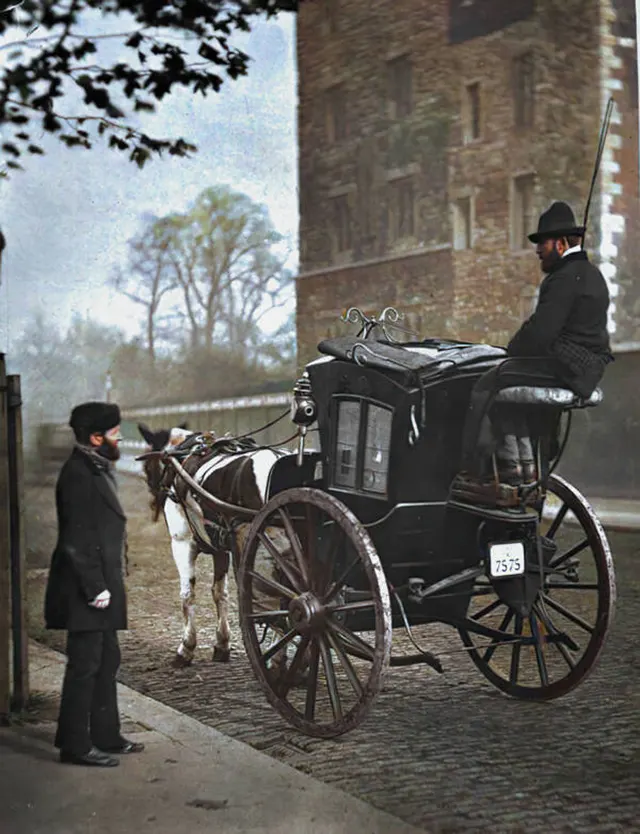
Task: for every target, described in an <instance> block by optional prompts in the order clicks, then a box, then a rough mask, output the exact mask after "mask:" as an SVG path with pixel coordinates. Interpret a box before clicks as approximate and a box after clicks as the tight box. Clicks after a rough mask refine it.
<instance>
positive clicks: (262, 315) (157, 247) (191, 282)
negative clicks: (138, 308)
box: [116, 186, 293, 362]
mask: <svg viewBox="0 0 640 834" xmlns="http://www.w3.org/2000/svg"><path fill="white" fill-rule="evenodd" d="M283 243H284V241H283V237H282V235H280V234H279V233H278V232H277V231H276V230H275V229H274V227H273V224H272V223H271V220H270V218H269V214H268V212H267V210H266V208H265V207H264V206H262V205H259V204H257V203H255V202H253V200H251V199H250V198H249V197H247V196H246V195H244V194H240V193H238V192H236V191H233V190H232V189H230V188H227V187H223V186H217V187H213V188H207V189H205V190H204V191H203V192H202V193H201V194H200V196H199V197H198V198H197V200H196V201H195V203H194V205H193V206H192V207H191V208H190V209H189V210H188V211H186V212H184V213H174V214H170V215H167V216H166V217H161V218H154V219H152V220H151V222H150V225H149V226H148V227H147V229H146V230H145V231H144V232H143V233H142V235H141V236H140V237H139V238H137V239H135V240H134V241H132V243H131V249H130V260H129V266H128V268H127V270H126V271H124V272H123V273H121V274H120V276H119V278H118V280H117V282H116V283H117V287H118V289H120V290H121V291H123V292H124V293H125V294H126V295H128V297H129V298H133V300H135V301H137V302H138V303H141V304H143V305H144V306H145V309H146V313H147V322H146V336H145V338H146V344H147V347H148V348H149V351H150V355H152V356H154V357H155V353H156V350H155V341H156V333H157V329H158V327H159V326H160V325H161V324H162V318H161V317H163V316H164V320H165V321H167V320H168V321H170V322H171V326H172V330H173V334H172V336H173V338H172V337H171V335H169V334H168V333H167V332H166V331H165V332H164V333H163V336H164V337H165V341H169V342H173V344H174V346H176V347H178V348H179V349H180V350H181V352H182V354H185V353H190V354H194V353H196V352H197V353H198V355H199V356H201V357H205V361H206V357H207V355H208V354H209V353H210V352H211V351H212V350H214V349H216V348H220V347H223V348H225V349H226V350H228V351H230V352H231V353H234V352H235V353H240V354H242V355H243V356H244V357H245V362H247V361H248V362H250V361H253V360H254V359H255V358H256V356H257V355H258V353H259V352H260V351H261V349H262V347H263V345H264V343H265V336H264V330H263V327H262V325H263V323H264V322H265V320H266V319H267V318H268V317H269V315H270V314H272V313H273V311H274V310H275V309H276V308H277V307H279V306H281V305H282V304H284V303H285V302H286V301H287V300H288V299H289V296H290V293H289V290H290V288H291V286H292V281H293V279H292V276H291V273H290V271H289V270H288V269H286V267H285V262H286V257H287V253H286V252H285V251H283ZM160 302H163V305H164V307H162V306H161V304H160ZM167 316H168V319H167ZM271 329H272V330H273V328H271ZM278 338H280V336H278Z"/></svg>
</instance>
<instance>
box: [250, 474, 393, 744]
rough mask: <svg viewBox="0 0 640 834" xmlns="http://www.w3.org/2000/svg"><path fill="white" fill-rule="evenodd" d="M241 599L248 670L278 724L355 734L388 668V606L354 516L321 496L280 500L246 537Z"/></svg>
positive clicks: (314, 732)
mask: <svg viewBox="0 0 640 834" xmlns="http://www.w3.org/2000/svg"><path fill="white" fill-rule="evenodd" d="M238 594H239V614H240V625H241V628H242V637H243V641H244V646H245V649H246V652H247V655H248V657H249V661H250V662H251V665H252V667H253V671H254V673H255V675H256V677H257V679H258V681H259V683H260V684H261V686H262V688H263V689H264V691H265V694H266V696H267V698H268V699H269V701H270V702H271V704H272V705H273V706H274V707H275V709H276V710H277V711H278V712H279V713H280V715H282V716H283V717H284V718H285V719H286V720H287V721H289V722H290V723H291V724H293V725H294V726H295V727H297V728H298V729H300V730H302V731H303V732H305V733H307V734H308V735H311V736H320V737H325V738H328V737H331V736H337V735H340V734H341V733H344V732H346V731H348V730H350V729H353V728H354V727H355V726H357V725H358V724H359V723H360V722H361V721H362V720H363V718H364V717H365V715H366V713H367V712H368V710H369V709H370V707H371V704H372V702H373V700H374V698H375V697H376V695H377V694H378V692H379V691H380V689H381V687H382V679H383V676H384V673H385V672H386V670H387V668H388V666H389V659H390V654H391V604H390V600H389V593H388V590H387V582H386V578H385V575H384V571H383V569H382V565H381V563H380V559H379V557H378V554H377V553H376V550H375V548H374V546H373V544H372V542H371V539H370V537H369V534H368V533H367V531H366V530H365V528H364V527H363V526H362V525H361V524H360V522H359V521H358V519H357V518H356V517H355V516H354V515H353V513H352V512H351V511H350V510H348V509H347V507H345V506H344V504H342V503H341V502H340V501H338V500H337V499H336V498H334V497H333V496H332V495H329V494H328V493H325V492H322V491H320V490H317V489H309V488H302V487H301V488H296V489H289V490H286V491H285V492H281V493H279V494H277V495H276V496H275V497H274V498H273V499H272V500H271V501H269V503H268V504H267V505H266V506H265V507H264V508H263V509H262V510H261V511H260V512H259V513H258V515H257V516H256V517H255V519H254V520H253V522H252V524H251V527H250V529H249V531H248V534H247V539H246V542H245V545H244V548H243V552H242V556H241V559H240V564H239V567H238ZM354 618H356V619H354Z"/></svg>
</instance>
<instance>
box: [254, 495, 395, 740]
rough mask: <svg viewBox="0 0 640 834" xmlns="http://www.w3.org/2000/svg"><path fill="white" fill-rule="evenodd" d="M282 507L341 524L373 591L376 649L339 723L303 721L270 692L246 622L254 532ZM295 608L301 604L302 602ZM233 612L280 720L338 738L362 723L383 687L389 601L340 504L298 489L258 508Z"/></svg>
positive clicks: (379, 571) (379, 570) (367, 546)
mask: <svg viewBox="0 0 640 834" xmlns="http://www.w3.org/2000/svg"><path fill="white" fill-rule="evenodd" d="M287 505H298V506H302V505H307V506H309V505H310V506H313V507H315V508H316V509H318V510H319V511H321V512H322V513H324V514H325V516H327V517H328V518H329V519H331V520H332V521H333V522H335V523H336V524H338V525H339V526H340V528H341V529H342V531H343V533H344V534H345V535H346V536H347V538H348V541H349V544H350V545H351V546H352V548H353V550H354V551H355V554H356V555H357V557H358V559H359V561H360V563H361V565H362V567H363V568H364V571H365V574H366V576H367V579H368V582H369V585H370V588H371V591H372V600H373V605H372V607H373V611H374V617H375V647H374V656H373V661H372V662H371V667H370V671H369V674H368V677H367V680H366V682H365V683H364V686H363V692H362V695H361V696H360V697H359V699H358V700H357V701H356V703H355V705H354V706H353V707H352V708H351V709H349V710H348V711H347V712H346V714H345V715H343V716H342V717H341V718H340V719H338V718H336V717H335V715H334V720H333V721H330V722H326V723H317V722H315V721H309V720H307V719H306V718H305V716H304V715H302V714H301V712H300V711H299V710H297V709H295V708H294V707H293V706H292V705H291V704H290V703H289V702H288V701H287V700H285V699H283V698H282V697H280V695H279V693H278V692H276V691H275V690H274V687H273V683H272V681H271V679H270V678H269V675H268V671H267V667H266V665H265V662H264V660H263V655H262V651H261V649H260V645H259V642H258V639H257V635H256V628H255V623H254V621H253V620H252V619H250V617H251V615H252V614H253V585H252V576H251V571H252V570H253V565H254V561H255V557H256V553H257V549H258V545H259V541H260V539H259V533H261V531H262V530H263V529H265V528H266V527H267V526H269V525H268V520H269V518H270V517H272V516H273V515H274V513H277V511H278V510H280V509H281V508H286V507H287ZM300 606H302V602H301V603H300ZM238 608H239V619H240V627H241V631H242V638H243V642H244V646H245V650H246V653H247V656H248V658H249V662H250V663H251V666H252V668H253V671H254V674H255V675H256V678H257V680H258V682H259V684H260V685H261V687H262V689H263V691H264V693H265V695H266V697H267V699H268V701H269V702H270V703H271V705H272V706H273V707H274V708H275V709H276V710H277V711H278V713H279V714H280V715H281V716H282V717H283V718H285V719H286V720H287V721H288V722H289V723H290V724H292V725H293V726H295V727H296V728H297V729H299V730H301V731H302V732H304V733H306V734H307V735H311V736H318V737H323V738H330V737H334V736H338V735H341V734H342V733H345V732H347V731H349V730H351V729H353V728H354V727H356V726H357V725H358V724H360V723H361V722H362V720H363V719H364V718H365V716H366V714H367V713H368V712H369V710H370V708H371V706H372V703H373V701H374V699H375V697H376V696H377V694H378V692H379V691H380V689H381V688H382V683H383V679H384V675H385V673H386V671H387V669H388V667H389V661H390V656H391V640H392V621H391V603H390V599H389V592H388V588H387V581H386V577H385V574H384V570H383V567H382V564H381V562H380V558H379V556H378V554H377V552H376V549H375V547H374V545H373V542H372V541H371V538H370V536H369V534H368V532H367V531H366V529H365V528H364V527H363V526H362V525H361V524H360V522H359V521H358V519H357V518H356V516H355V515H354V514H353V513H352V512H351V511H350V510H349V509H348V508H347V507H346V506H345V505H344V504H343V503H342V502H341V501H339V500H338V499H337V498H334V497H333V496H332V495H330V494H329V493H326V492H323V491H321V490H317V489H312V488H308V487H299V488H294V489H289V490H285V491H284V492H281V493H278V494H277V495H276V496H275V497H274V498H273V499H272V500H271V501H269V502H268V504H266V505H265V507H263V509H262V510H261V511H260V512H259V513H258V515H257V516H256V517H255V519H254V520H253V522H252V523H251V526H250V528H249V531H248V533H247V539H246V541H245V545H244V548H243V551H242V554H241V557H240V563H239V566H238ZM319 642H320V641H315V642H314V641H313V639H312V641H311V643H312V645H319ZM323 661H324V658H323ZM317 668H319V667H317ZM311 685H313V686H317V685H318V686H319V684H317V681H316V680H312V681H311V682H310V683H309V684H308V686H311Z"/></svg>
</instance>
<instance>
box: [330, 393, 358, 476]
mask: <svg viewBox="0 0 640 834" xmlns="http://www.w3.org/2000/svg"><path fill="white" fill-rule="evenodd" d="M359 427H360V403H359V402H353V401H352V400H343V401H342V402H340V403H339V404H338V442H337V446H336V464H335V473H334V481H335V483H336V486H346V487H354V488H355V486H356V472H357V470H356V466H357V458H358V432H359Z"/></svg>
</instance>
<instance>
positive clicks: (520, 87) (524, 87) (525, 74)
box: [512, 52, 535, 127]
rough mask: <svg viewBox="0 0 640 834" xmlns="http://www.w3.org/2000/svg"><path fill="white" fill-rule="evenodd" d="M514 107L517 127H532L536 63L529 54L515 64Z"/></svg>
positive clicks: (516, 60)
mask: <svg viewBox="0 0 640 834" xmlns="http://www.w3.org/2000/svg"><path fill="white" fill-rule="evenodd" d="M512 78H513V107H514V121H515V125H516V127H532V126H533V119H534V102H535V89H534V62H533V54H532V53H531V52H527V53H526V54H524V55H520V56H518V57H517V58H516V59H515V60H514V62H513V73H512Z"/></svg>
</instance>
